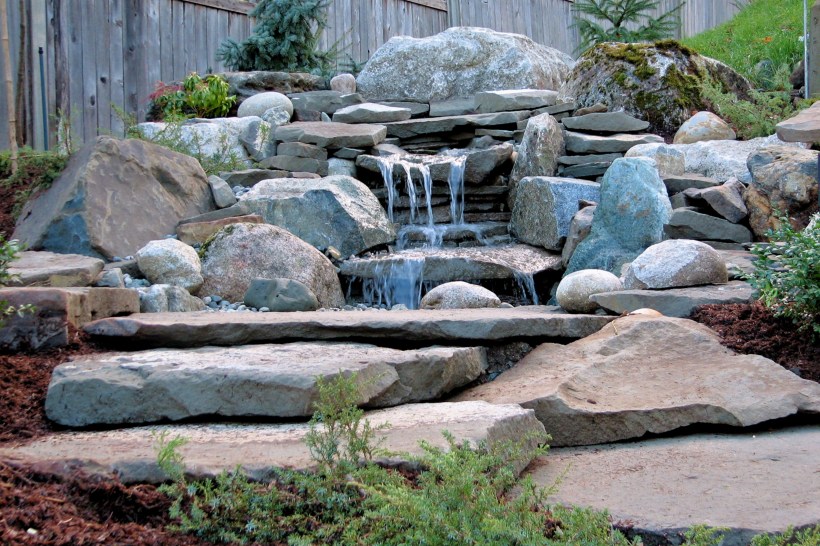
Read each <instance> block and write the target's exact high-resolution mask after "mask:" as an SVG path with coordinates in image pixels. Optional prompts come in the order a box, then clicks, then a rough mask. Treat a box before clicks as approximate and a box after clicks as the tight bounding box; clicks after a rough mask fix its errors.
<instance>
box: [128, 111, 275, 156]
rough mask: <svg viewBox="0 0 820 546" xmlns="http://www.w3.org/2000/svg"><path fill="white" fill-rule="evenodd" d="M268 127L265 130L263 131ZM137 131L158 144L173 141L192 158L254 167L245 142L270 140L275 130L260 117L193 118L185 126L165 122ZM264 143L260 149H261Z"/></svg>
mask: <svg viewBox="0 0 820 546" xmlns="http://www.w3.org/2000/svg"><path fill="white" fill-rule="evenodd" d="M263 127H264V129H263ZM134 129H135V130H136V131H138V132H139V133H140V135H141V137H142V138H143V139H145V140H149V141H156V142H160V143H161V142H167V141H172V142H173V143H174V145H175V146H180V147H183V148H185V149H186V150H188V151H189V152H190V154H189V155H198V156H200V157H203V158H213V157H215V158H218V159H222V160H231V159H235V160H237V161H238V162H240V163H242V164H244V165H245V166H248V167H250V165H251V163H252V161H251V160H252V157H251V156H252V153H250V154H249V153H248V150H247V149H246V147H245V144H244V143H243V140H246V141H248V140H250V139H253V138H254V135H256V137H257V138H259V139H262V137H261V136H260V134H261V135H262V136H264V135H267V137H270V136H271V135H272V134H273V128H272V127H271V126H270V124H268V123H267V122H265V121H262V119H261V118H259V117H257V116H247V117H243V118H214V119H198V118H194V119H190V120H187V121H185V122H183V123H182V124H180V123H165V122H160V121H157V122H148V123H138V124H137V125H136V126H135V127H134ZM263 140H265V142H267V140H268V138H265V139H263ZM261 144H262V143H261V142H260V143H259V146H261Z"/></svg>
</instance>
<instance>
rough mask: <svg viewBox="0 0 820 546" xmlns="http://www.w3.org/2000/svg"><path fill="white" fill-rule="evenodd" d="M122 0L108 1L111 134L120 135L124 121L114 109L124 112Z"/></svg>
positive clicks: (123, 129) (123, 128)
mask: <svg viewBox="0 0 820 546" xmlns="http://www.w3.org/2000/svg"><path fill="white" fill-rule="evenodd" d="M123 4H124V2H123V0H110V2H109V14H110V19H111V25H110V28H109V44H110V49H109V57H108V63H109V64H108V66H109V76H108V78H109V81H110V84H111V85H110V92H111V110H110V113H109V115H110V117H111V133H112V134H115V135H122V134H124V132H125V127H124V120H123V119H122V118H121V117H120V114H118V113H117V112H116V111H115V110H114V107H117V108H119V109H120V110H122V111H125V84H124V81H125V76H124V69H123V44H124V43H125V42H124V34H123V28H124V21H123V8H124V5H123Z"/></svg>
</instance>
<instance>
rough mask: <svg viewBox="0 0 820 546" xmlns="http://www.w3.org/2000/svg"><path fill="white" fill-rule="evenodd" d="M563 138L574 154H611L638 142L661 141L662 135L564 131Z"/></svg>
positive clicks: (623, 150) (624, 150)
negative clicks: (600, 134)
mask: <svg viewBox="0 0 820 546" xmlns="http://www.w3.org/2000/svg"><path fill="white" fill-rule="evenodd" d="M588 115H594V114H588ZM562 121H563V120H562ZM564 139H565V142H566V147H567V152H569V153H574V154H611V153H616V152H626V151H629V149H630V148H632V147H633V146H637V145H638V144H651V143H653V142H654V143H663V138H662V137H659V136H657V135H650V134H637V135H634V134H614V135H609V136H597V135H587V134H584V133H576V132H574V131H564Z"/></svg>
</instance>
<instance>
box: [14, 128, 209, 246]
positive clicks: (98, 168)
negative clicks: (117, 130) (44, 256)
mask: <svg viewBox="0 0 820 546" xmlns="http://www.w3.org/2000/svg"><path fill="white" fill-rule="evenodd" d="M213 209H214V202H213V198H212V197H211V189H210V188H209V187H208V181H207V178H206V176H205V171H203V170H202V167H201V166H200V165H199V163H198V162H197V160H196V159H194V158H192V157H190V156H187V155H183V154H179V153H176V152H173V151H171V150H169V149H168V148H164V147H162V146H157V145H156V144H152V143H150V142H145V141H142V140H139V139H127V140H120V139H116V138H112V137H98V138H97V139H96V140H94V141H92V142H89V143H88V144H87V145H86V146H85V147H84V148H83V149H82V150H81V151H79V152H77V153H76V154H74V155H73V156H72V157H71V159H70V161H69V163H68V166H67V167H66V169H65V170H64V171H63V173H62V174H61V175H60V177H59V178H58V179H57V180H55V181H54V183H53V184H52V185H51V187H50V188H49V189H47V190H46V191H44V192H42V193H40V194H39V196H37V197H35V198H34V199H32V200H31V201H29V202H28V203H27V204H26V206H25V207H23V211H22V213H21V214H20V218H19V220H18V223H17V228H16V229H15V231H14V235H13V238H14V239H18V240H19V241H20V242H21V243H23V244H25V245H26V246H27V247H28V248H29V249H31V250H50V251H53V252H58V253H60V254H84V255H86V256H93V257H97V258H107V259H111V258H113V257H114V256H129V255H133V254H134V253H135V252H136V251H137V250H138V249H140V248H142V247H143V246H145V244H146V243H148V242H149V241H152V240H155V239H161V238H163V237H164V236H165V235H167V234H168V233H173V232H174V229H175V227H176V225H177V223H178V222H179V221H180V220H182V219H183V218H190V217H191V216H197V215H199V214H203V213H205V212H208V211H211V210H213Z"/></svg>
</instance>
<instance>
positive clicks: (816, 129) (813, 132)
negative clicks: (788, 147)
mask: <svg viewBox="0 0 820 546" xmlns="http://www.w3.org/2000/svg"><path fill="white" fill-rule="evenodd" d="M775 129H776V130H777V137H778V138H779V139H780V140H782V141H783V142H820V106H818V105H817V103H814V104H812V105H811V107H810V108H806V109H805V110H801V111H800V112H799V113H798V114H797V115H796V116H794V117H791V118H789V119H786V120H783V121H781V122H780V123H778V124H777V125H776V126H775Z"/></svg>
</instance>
